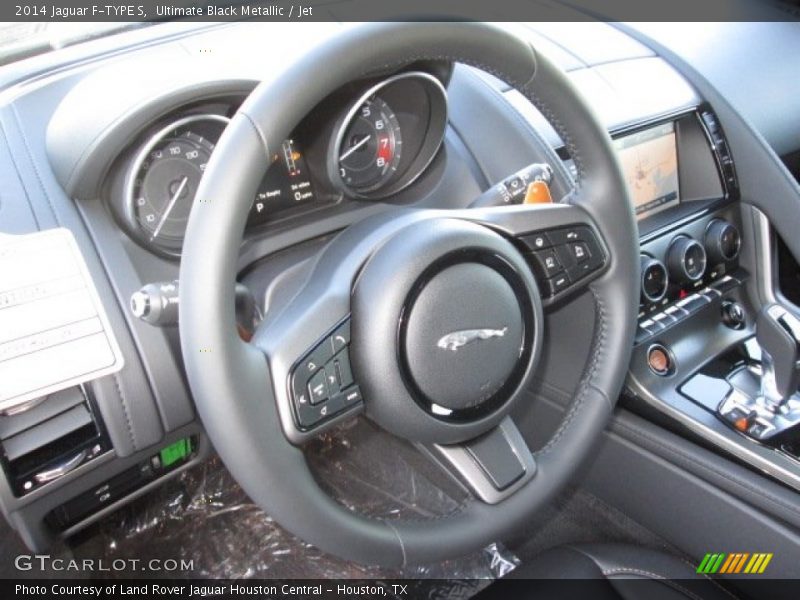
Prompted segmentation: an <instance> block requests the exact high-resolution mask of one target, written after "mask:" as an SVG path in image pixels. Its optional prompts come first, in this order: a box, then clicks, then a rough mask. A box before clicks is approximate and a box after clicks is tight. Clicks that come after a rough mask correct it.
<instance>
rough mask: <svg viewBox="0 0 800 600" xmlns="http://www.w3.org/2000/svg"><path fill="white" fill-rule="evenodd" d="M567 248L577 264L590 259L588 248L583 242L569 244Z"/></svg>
mask: <svg viewBox="0 0 800 600" xmlns="http://www.w3.org/2000/svg"><path fill="white" fill-rule="evenodd" d="M568 247H569V250H570V252H571V253H572V255H573V257H574V258H575V261H576V262H577V263H578V264H581V263H582V262H584V261H587V260H589V259H590V258H591V257H592V255H591V253H590V252H589V246H587V245H586V244H585V243H584V242H577V243H575V244H569V245H568Z"/></svg>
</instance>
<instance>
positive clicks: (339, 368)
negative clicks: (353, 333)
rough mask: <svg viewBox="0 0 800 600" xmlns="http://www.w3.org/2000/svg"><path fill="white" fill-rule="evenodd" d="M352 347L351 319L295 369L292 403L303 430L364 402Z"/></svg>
mask: <svg viewBox="0 0 800 600" xmlns="http://www.w3.org/2000/svg"><path fill="white" fill-rule="evenodd" d="M349 347H350V320H349V319H348V320H347V321H345V322H344V323H342V324H341V325H339V326H338V327H337V328H336V329H334V330H333V332H331V333H330V334H329V335H327V336H325V337H324V338H323V339H322V340H321V341H320V342H318V343H317V344H316V345H315V346H314V349H313V350H312V351H311V352H308V353H307V354H306V355H305V356H304V357H303V358H302V359H301V360H299V361H298V362H297V364H296V365H295V368H294V369H293V371H292V373H291V387H292V401H293V404H294V410H295V416H296V420H297V424H298V425H299V426H300V427H301V429H304V430H306V431H307V430H309V429H311V428H314V427H316V426H318V425H320V424H322V423H323V422H325V421H327V420H329V418H331V417H334V416H336V415H337V414H339V413H342V412H344V411H345V410H348V409H350V408H352V407H353V406H356V405H358V404H360V403H361V402H362V397H361V390H360V389H359V388H358V386H356V385H354V384H355V379H354V377H353V372H352V369H351V367H350V355H349ZM334 349H336V350H337V352H336V353H334Z"/></svg>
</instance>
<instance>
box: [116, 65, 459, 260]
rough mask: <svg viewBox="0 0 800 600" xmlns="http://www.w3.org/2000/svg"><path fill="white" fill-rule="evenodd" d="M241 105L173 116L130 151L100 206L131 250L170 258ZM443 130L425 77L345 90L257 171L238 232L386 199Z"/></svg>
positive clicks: (417, 169) (438, 104) (443, 105)
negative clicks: (347, 203) (133, 245)
mask: <svg viewBox="0 0 800 600" xmlns="http://www.w3.org/2000/svg"><path fill="white" fill-rule="evenodd" d="M242 100H243V98H238V99H236V101H230V102H227V103H226V102H221V103H217V104H206V105H196V106H193V107H190V108H186V109H185V110H182V111H178V112H177V113H173V114H172V115H171V116H169V117H167V118H165V119H162V120H160V121H158V122H157V123H155V124H154V125H153V126H151V127H150V128H149V129H148V130H147V131H145V132H143V133H142V135H140V136H139V137H138V138H137V139H136V140H135V141H134V142H133V143H132V144H131V145H130V148H129V149H128V151H127V152H126V154H125V156H124V157H123V158H122V159H121V161H120V165H121V167H120V168H119V169H118V170H117V173H116V179H117V184H116V186H114V185H112V187H111V190H112V193H111V198H110V200H111V201H110V205H111V208H112V212H114V213H115V214H116V216H117V217H118V221H119V222H120V224H121V225H122V226H123V228H124V229H125V231H126V232H127V233H128V234H129V235H130V236H131V237H132V238H133V239H134V240H135V241H136V242H138V243H139V244H140V245H142V246H144V247H145V248H147V249H148V250H150V251H151V252H154V253H155V254H158V255H161V256H165V257H173V258H174V257H179V256H180V253H181V247H182V245H183V238H184V235H185V232H186V226H187V223H188V219H189V214H190V212H191V208H192V205H193V203H194V199H195V195H196V193H197V189H198V186H199V184H200V181H201V179H202V176H203V173H204V172H205V170H206V168H207V165H208V163H209V159H210V157H211V155H212V153H213V151H214V148H215V146H216V144H217V143H218V141H219V139H220V138H221V136H222V135H223V133H224V131H225V128H226V127H227V125H228V123H229V122H230V117H231V116H232V115H233V113H235V111H236V109H237V107H238V104H239V103H240V102H241V101H242ZM446 124H447V94H446V91H445V88H444V85H443V84H442V82H441V81H440V79H438V78H437V77H435V76H434V75H431V74H430V73H427V72H423V71H408V72H403V73H400V74H397V75H394V76H392V77H389V78H387V79H382V80H378V81H376V80H371V81H367V82H359V83H354V84H351V85H350V86H348V87H347V89H344V90H340V92H338V93H336V94H333V95H332V96H330V97H329V98H328V99H326V100H325V101H323V103H321V104H320V105H318V106H317V107H316V108H315V109H314V110H313V111H312V113H311V114H310V115H308V116H307V117H306V118H305V119H304V121H303V122H301V123H300V124H299V125H298V126H297V128H296V129H295V131H294V132H293V133H292V135H291V137H290V138H289V139H287V140H285V141H284V142H283V144H282V145H281V147H280V149H279V150H278V151H277V152H275V153H274V154H273V156H272V157H271V161H270V163H269V164H265V165H264V177H263V179H262V181H261V184H260V185H259V187H258V189H257V190H256V192H255V193H254V196H253V204H252V208H251V211H250V215H249V217H248V221H247V227H248V229H254V228H257V227H261V226H265V225H268V224H270V223H272V222H274V221H276V220H279V219H283V218H287V217H291V216H293V215H297V214H303V213H306V212H308V211H309V210H313V209H316V208H320V207H323V206H328V205H334V204H337V203H340V202H342V201H344V200H348V199H350V200H383V199H390V197H391V196H392V195H394V194H397V193H398V192H400V191H401V190H403V189H405V188H406V187H408V186H409V185H411V184H412V183H413V182H414V181H415V180H416V179H417V178H419V177H420V176H421V175H422V174H423V173H424V172H425V170H426V169H427V167H428V166H429V165H430V164H431V162H432V161H433V160H434V158H435V157H436V155H437V153H438V151H439V148H440V146H441V144H442V140H443V139H444V133H445V127H446Z"/></svg>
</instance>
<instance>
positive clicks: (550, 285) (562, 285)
mask: <svg viewBox="0 0 800 600" xmlns="http://www.w3.org/2000/svg"><path fill="white" fill-rule="evenodd" d="M569 284H570V280H569V276H568V275H567V274H566V273H564V274H563V275H556V276H555V277H552V278H550V279H548V280H547V281H546V282H545V289H546V290H547V293H548V294H549V295H550V296H555V295H556V294H558V293H559V292H561V291H563V290H564V289H566V288H567V287H569Z"/></svg>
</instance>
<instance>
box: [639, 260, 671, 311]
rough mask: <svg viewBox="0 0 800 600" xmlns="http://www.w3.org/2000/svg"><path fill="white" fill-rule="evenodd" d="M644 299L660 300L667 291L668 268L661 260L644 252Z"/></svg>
mask: <svg viewBox="0 0 800 600" xmlns="http://www.w3.org/2000/svg"><path fill="white" fill-rule="evenodd" d="M641 265H642V300H643V301H644V302H658V301H659V300H661V299H662V298H663V297H664V294H666V293H667V282H668V280H669V277H668V275H667V268H666V267H665V266H664V263H662V262H661V261H660V260H657V259H655V258H653V257H651V256H647V255H646V254H642V257H641Z"/></svg>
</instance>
